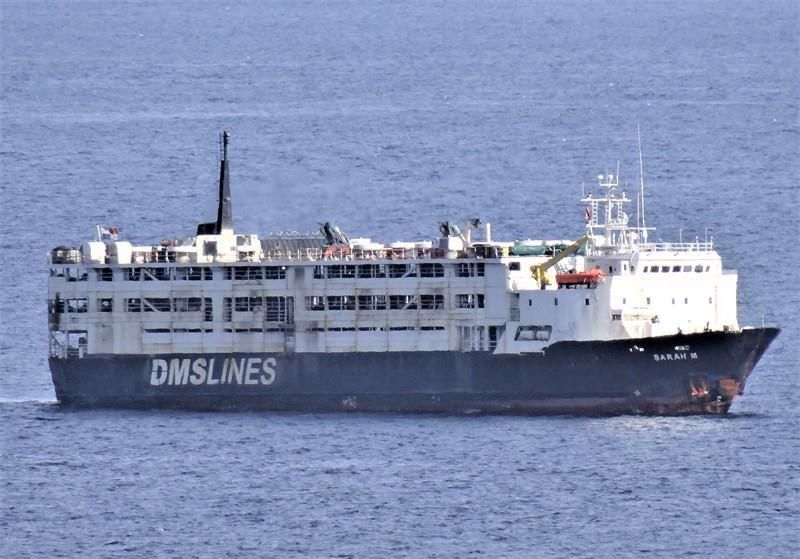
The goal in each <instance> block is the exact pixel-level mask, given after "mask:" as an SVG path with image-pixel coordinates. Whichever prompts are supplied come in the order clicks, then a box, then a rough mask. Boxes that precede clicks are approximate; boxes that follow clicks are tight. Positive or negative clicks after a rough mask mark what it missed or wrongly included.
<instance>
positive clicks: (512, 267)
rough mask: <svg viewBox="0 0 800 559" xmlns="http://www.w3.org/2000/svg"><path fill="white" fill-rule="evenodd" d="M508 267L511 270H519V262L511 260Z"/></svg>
mask: <svg viewBox="0 0 800 559" xmlns="http://www.w3.org/2000/svg"><path fill="white" fill-rule="evenodd" d="M508 269H509V270H512V271H516V270H519V262H511V263H510V264H509V265H508Z"/></svg>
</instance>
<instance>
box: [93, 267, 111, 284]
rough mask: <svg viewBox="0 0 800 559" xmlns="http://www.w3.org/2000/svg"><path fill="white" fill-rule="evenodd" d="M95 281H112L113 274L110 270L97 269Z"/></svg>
mask: <svg viewBox="0 0 800 559" xmlns="http://www.w3.org/2000/svg"><path fill="white" fill-rule="evenodd" d="M95 273H96V274H97V281H112V280H113V279H114V272H113V270H112V269H111V268H97V269H96V270H95Z"/></svg>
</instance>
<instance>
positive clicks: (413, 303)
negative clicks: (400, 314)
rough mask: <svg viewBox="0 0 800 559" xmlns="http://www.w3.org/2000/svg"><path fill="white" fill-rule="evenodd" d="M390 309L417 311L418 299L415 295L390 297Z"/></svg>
mask: <svg viewBox="0 0 800 559" xmlns="http://www.w3.org/2000/svg"><path fill="white" fill-rule="evenodd" d="M389 308H390V309H392V310H415V309H416V308H417V299H416V296H414V295H389Z"/></svg>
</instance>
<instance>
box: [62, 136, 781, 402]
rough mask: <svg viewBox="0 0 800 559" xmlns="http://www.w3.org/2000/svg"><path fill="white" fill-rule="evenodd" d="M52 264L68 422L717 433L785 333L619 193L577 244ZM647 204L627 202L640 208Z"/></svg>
mask: <svg viewBox="0 0 800 559" xmlns="http://www.w3.org/2000/svg"><path fill="white" fill-rule="evenodd" d="M228 139H229V136H228V134H227V133H224V134H223V136H222V141H221V157H220V159H221V161H220V178H219V205H218V212H217V219H216V221H214V222H211V223H204V224H200V225H198V226H197V230H196V234H194V235H192V236H188V237H185V238H182V239H176V240H168V241H162V242H160V243H158V244H154V245H147V246H138V245H133V244H132V243H130V242H127V241H124V240H119V239H117V238H115V237H117V235H116V233H117V232H116V231H115V230H113V229H112V230H106V229H104V228H100V227H98V231H97V232H98V234H97V238H96V240H94V241H90V242H86V243H84V244H82V245H81V246H80V247H78V248H71V247H64V246H62V247H57V248H55V249H53V250H52V251H51V252H50V253H49V257H48V261H49V268H50V279H49V340H50V358H49V362H50V369H51V372H52V378H53V383H54V385H55V391H56V396H57V398H58V400H59V401H60V402H61V403H62V404H65V405H76V406H101V407H137V408H156V407H158V408H185V409H203V410H206V409H214V410H217V409H248V410H252V409H266V410H314V411H333V410H365V411H395V412H445V413H513V414H582V415H602V414H625V413H633V414H721V413H726V412H727V411H728V409H729V407H730V406H731V403H732V402H733V401H734V399H735V398H736V397H737V395H740V394H742V393H743V390H744V387H745V382H746V381H747V378H748V375H749V374H750V372H751V371H752V370H753V367H754V366H755V365H756V363H757V362H758V360H759V358H760V357H761V355H762V354H763V353H764V351H765V350H766V349H767V346H768V345H769V344H770V342H771V341H772V340H773V339H774V338H775V336H776V335H777V334H778V329H777V328H770V327H760V328H740V327H739V325H738V322H737V314H736V289H737V274H736V272H735V271H731V270H725V269H723V267H722V261H721V259H720V256H719V254H718V253H717V252H716V251H715V250H714V248H713V246H712V242H710V241H699V240H697V241H695V242H689V243H652V242H648V239H647V237H648V231H649V229H648V227H646V226H645V224H644V219H643V217H640V215H641V216H643V211H642V212H639V211H637V217H636V220H635V221H636V223H635V225H634V224H633V223H631V221H632V220H631V219H630V218H629V215H628V213H626V211H627V208H628V206H629V205H630V204H631V199H629V198H628V197H627V195H626V194H625V193H624V192H622V191H621V189H620V186H619V180H618V173H617V175H613V174H604V175H601V176H600V177H599V179H598V187H597V188H599V190H600V192H599V193H598V195H597V196H594V195H591V194H590V195H588V196H584V198H583V200H582V202H583V204H584V206H585V234H584V235H583V236H582V237H581V238H580V239H577V240H568V241H564V240H554V241H553V240H551V241H546V240H542V241H532V240H527V241H516V242H502V241H497V240H495V239H494V238H493V237H492V233H491V227H490V224H488V223H485V224H483V223H481V222H480V221H479V220H478V219H472V220H469V221H468V222H467V224H466V226H464V227H462V228H459V227H458V226H457V225H455V224H453V223H451V222H443V223H441V224H439V231H438V235H437V236H436V237H435V238H434V239H433V240H428V241H421V242H396V243H391V244H383V243H379V242H374V241H372V240H370V239H366V238H363V239H348V238H347V236H346V235H344V234H343V233H342V232H341V230H339V229H338V228H337V227H335V226H333V225H331V224H329V223H326V224H325V225H323V226H322V228H321V231H320V233H319V234H316V233H315V234H310V235H298V234H279V235H270V236H265V237H259V236H258V235H255V234H240V233H236V232H234V227H233V219H232V209H231V191H230V183H229V164H228ZM643 204H644V192H643V188H642V192H641V196H639V195H638V194H637V207H639V209H640V210H643V208H641V207H640V206H643Z"/></svg>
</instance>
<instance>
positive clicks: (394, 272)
mask: <svg viewBox="0 0 800 559" xmlns="http://www.w3.org/2000/svg"><path fill="white" fill-rule="evenodd" d="M407 273H408V264H389V277H390V278H402V277H404V276H405V275H406V274H407Z"/></svg>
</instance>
